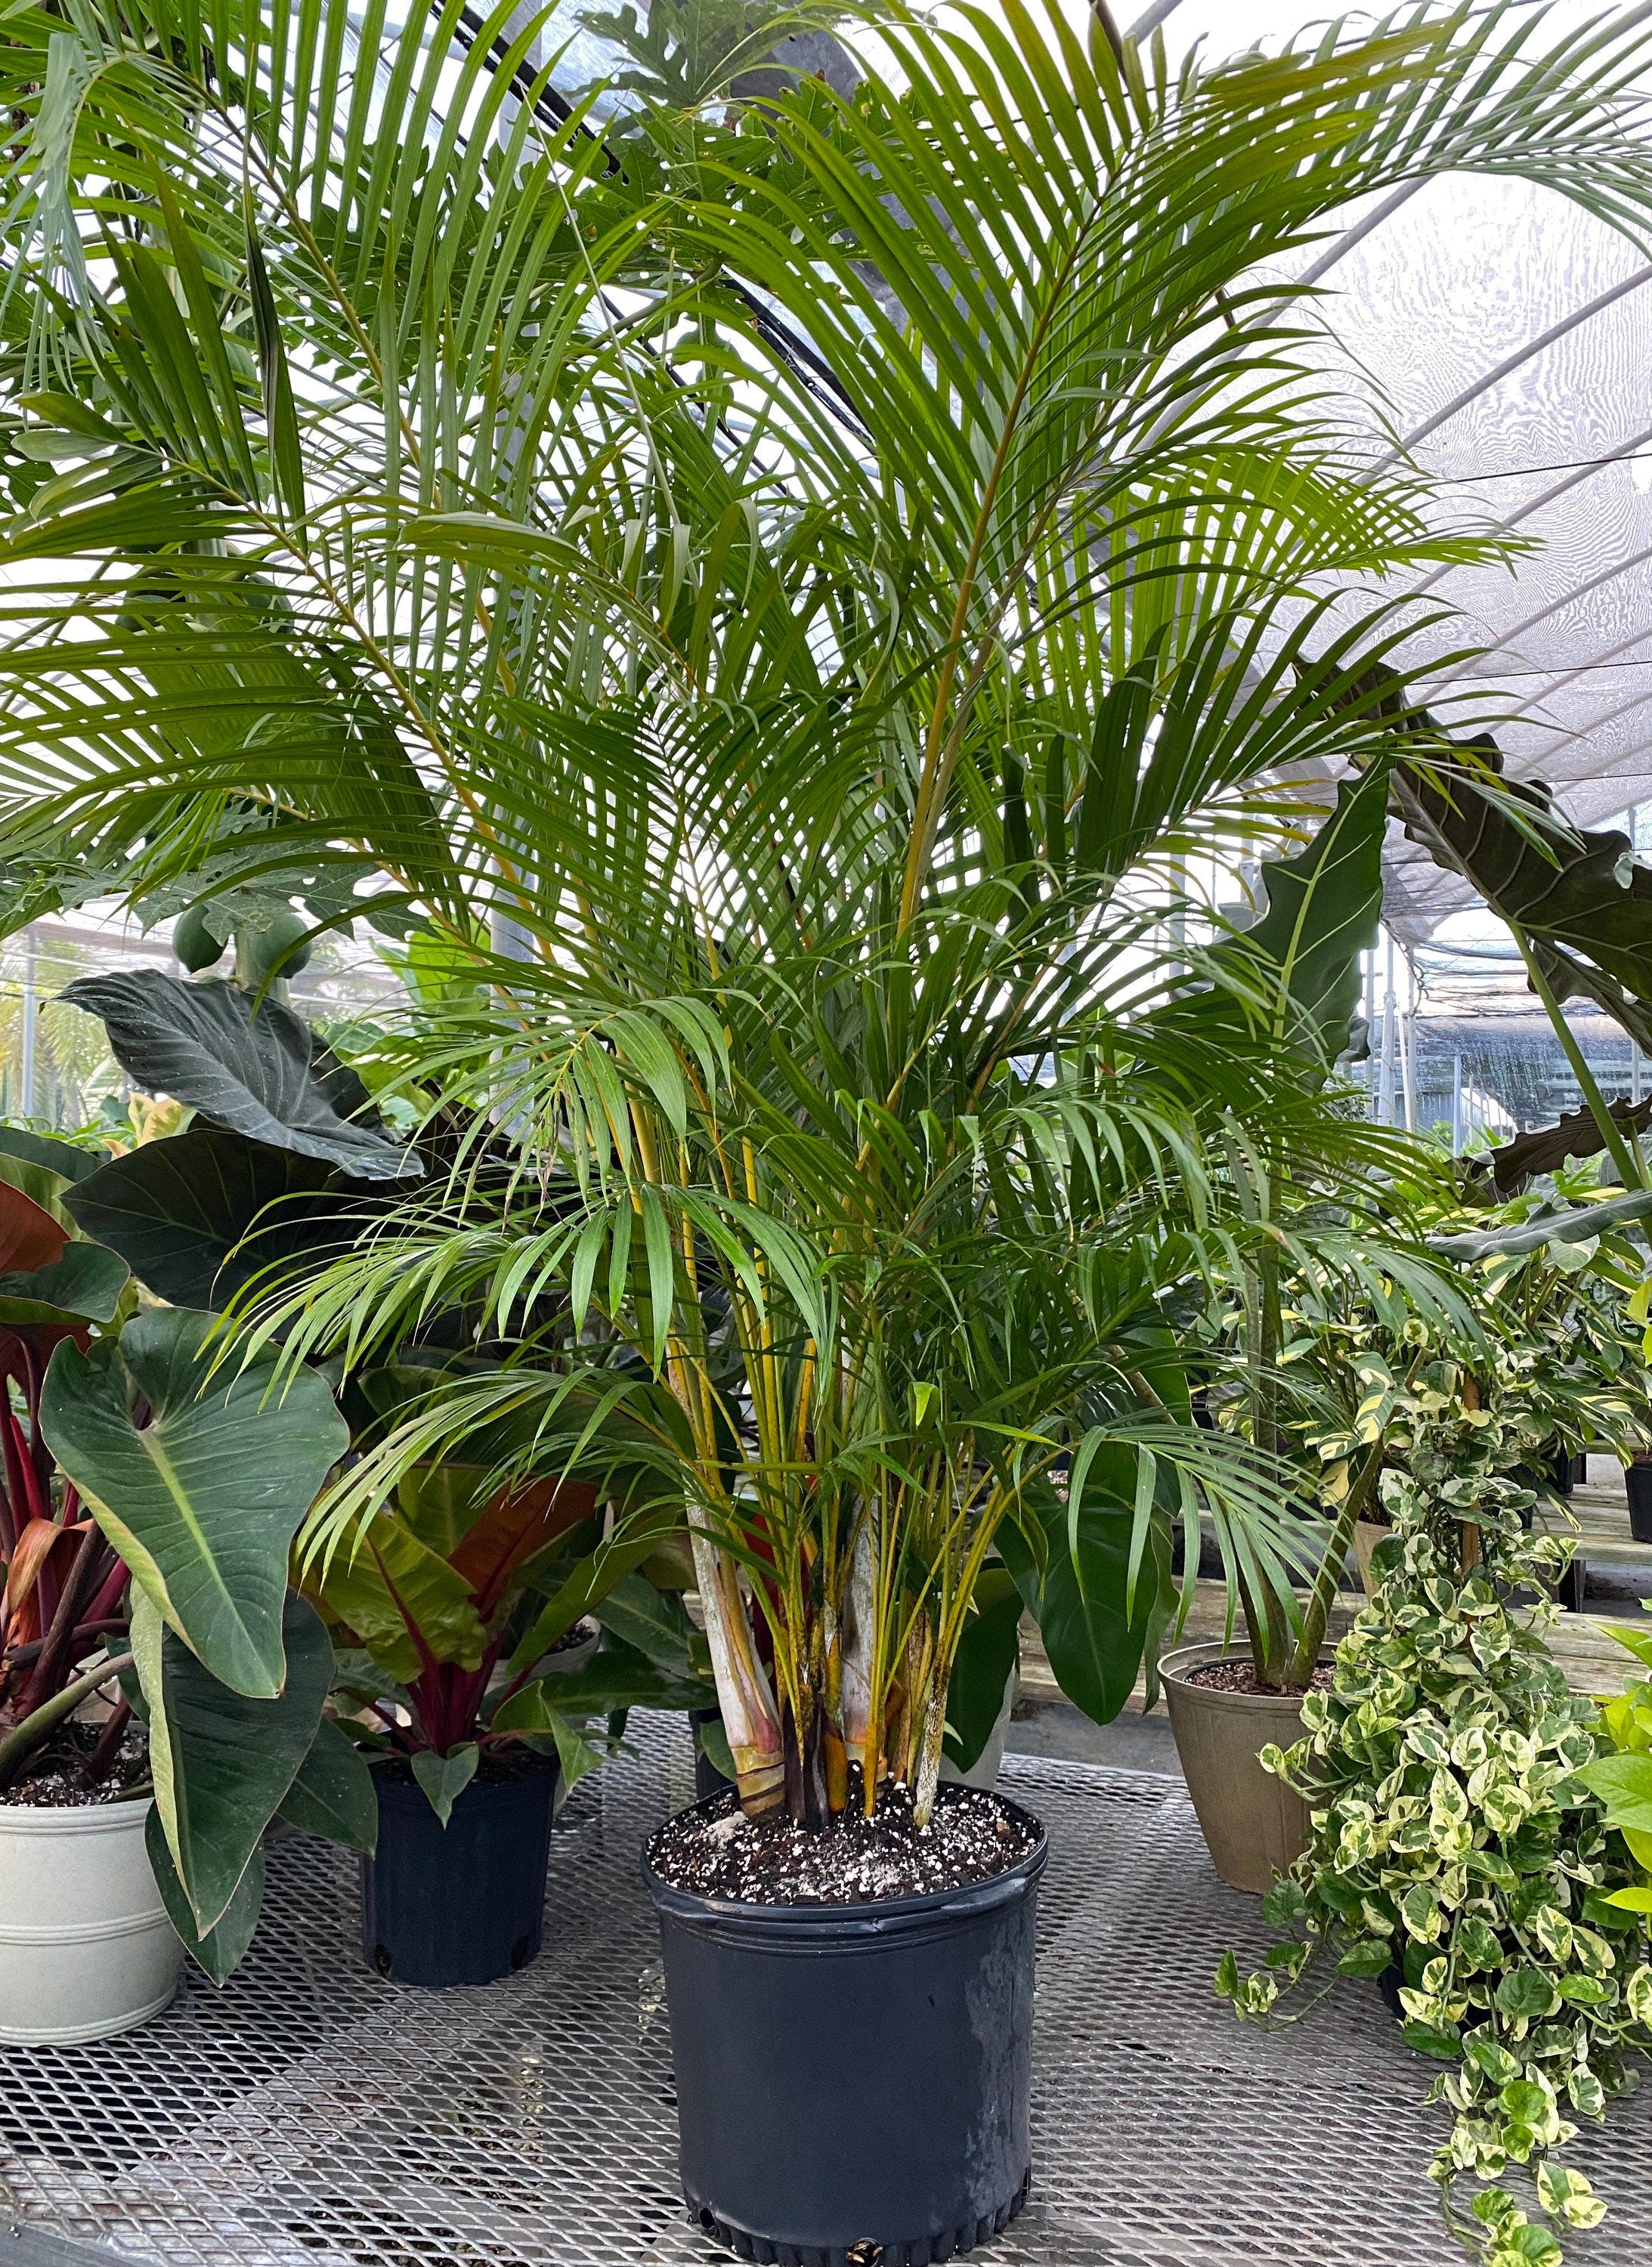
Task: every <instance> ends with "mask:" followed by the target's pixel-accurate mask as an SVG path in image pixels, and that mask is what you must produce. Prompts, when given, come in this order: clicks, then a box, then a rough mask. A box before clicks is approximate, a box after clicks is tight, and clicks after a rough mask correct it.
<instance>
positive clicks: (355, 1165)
mask: <svg viewBox="0 0 1652 2267" xmlns="http://www.w3.org/2000/svg"><path fill="white" fill-rule="evenodd" d="M60 996H61V997H62V998H63V999H65V1000H68V1001H71V1002H72V1003H73V1005H74V1006H76V1007H77V1008H84V1009H86V1010H87V1011H88V1012H89V1013H90V1014H92V1015H94V1016H101V1017H102V1018H103V1023H104V1029H105V1030H106V1031H107V1033H108V1035H109V1045H110V1046H111V1048H112V1049H113V1050H114V1057H115V1060H117V1062H119V1064H120V1065H121V1068H122V1069H123V1070H124V1071H125V1072H126V1073H127V1074H128V1076H129V1077H131V1078H133V1079H136V1082H137V1083H138V1084H139V1085H140V1086H141V1087H143V1089H144V1090H145V1092H147V1093H150V1094H169V1095H171V1096H172V1097H173V1099H174V1100H175V1101H178V1102H182V1103H186V1104H187V1105H188V1106H189V1108H190V1109H192V1110H196V1111H200V1113H201V1115H202V1117H203V1118H209V1119H212V1120H213V1121H214V1123H215V1124H217V1125H220V1126H232V1127H233V1128H234V1129H235V1131H236V1132H237V1133H247V1134H250V1135H251V1136H252V1137H253V1140H254V1141H268V1142H269V1143H270V1144H271V1145H272V1146H273V1147H274V1148H278V1149H295V1150H297V1153H298V1154H299V1156H305V1157H319V1158H321V1159H322V1160H323V1161H324V1162H325V1163H327V1164H330V1165H337V1166H341V1167H342V1168H343V1169H344V1170H346V1171H348V1172H350V1173H353V1174H355V1175H356V1177H357V1178H360V1179H363V1180H370V1181H382V1180H394V1179H396V1178H399V1177H400V1176H401V1175H403V1174H417V1173H418V1172H419V1171H420V1170H422V1168H421V1166H420V1164H419V1161H418V1158H417V1157H416V1156H415V1155H414V1153H413V1152H412V1151H411V1150H408V1149H405V1148H401V1147H400V1146H399V1145H398V1144H397V1143H395V1142H393V1141H387V1140H386V1139H385V1136H384V1135H383V1134H382V1133H375V1132H374V1131H373V1130H372V1128H371V1126H366V1125H362V1124H357V1123H353V1122H350V1121H352V1120H354V1119H356V1117H357V1115H358V1113H361V1112H364V1111H368V1110H369V1109H370V1108H371V1104H370V1100H369V1097H368V1093H367V1089H366V1088H365V1087H364V1086H363V1084H362V1082H361V1081H360V1080H359V1079H358V1078H357V1077H356V1074H355V1072H354V1071H352V1070H350V1069H349V1068H348V1067H346V1066H345V1065H344V1064H342V1063H341V1062H339V1061H338V1060H336V1058H335V1057H334V1056H333V1055H332V1054H331V1053H328V1051H327V1048H326V1047H325V1046H323V1045H322V1044H321V1042H320V1041H319V1039H318V1038H316V1036H315V1034H314V1033H313V1032H312V1031H311V1030H310V1028H309V1026H308V1024H307V1023H305V1022H304V1021H303V1019H302V1018H301V1017H299V1016H295V1015H294V1014H293V1013H292V1011H291V1009H289V1008H285V1007H283V1006H282V1004H281V1003H280V1002H279V1001H275V1000H268V999H267V1000H265V1001H262V1002H261V1004H260V1005H259V1006H258V1008H257V1009H256V1012H254V1007H253V1001H252V1000H251V999H250V998H249V997H248V995H247V994H246V993H245V992H244V991H242V990H241V988H240V987H239V985H235V984H226V983H224V982H221V981H218V980H216V979H215V980H213V981H211V982H209V983H205V984H184V983H180V981H179V979H178V978H176V977H175V976H163V975H162V974H161V973H160V972H159V971H158V970H157V969H152V968H127V969H121V970H119V971H117V972H115V973H114V974H113V975H110V976H82V977H78V978H77V979H76V980H75V982H74V983H72V984H70V985H69V986H68V987H66V988H65V989H64V991H63V992H62V994H61V995H60Z"/></svg>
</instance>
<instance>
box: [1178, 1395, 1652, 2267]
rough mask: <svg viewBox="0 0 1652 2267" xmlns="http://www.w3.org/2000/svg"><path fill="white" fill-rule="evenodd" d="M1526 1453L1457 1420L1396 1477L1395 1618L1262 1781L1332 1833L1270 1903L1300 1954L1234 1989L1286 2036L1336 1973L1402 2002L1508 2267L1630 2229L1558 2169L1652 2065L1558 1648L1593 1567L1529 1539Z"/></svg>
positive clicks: (1458, 2226) (1358, 1640)
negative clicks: (1326, 1971)
mask: <svg viewBox="0 0 1652 2267" xmlns="http://www.w3.org/2000/svg"><path fill="white" fill-rule="evenodd" d="M1522 1433H1523V1428H1522V1427H1521V1426H1520V1425H1519V1423H1518V1422H1517V1421H1516V1420H1514V1419H1513V1418H1510V1420H1509V1421H1507V1422H1505V1421H1504V1420H1502V1419H1501V1418H1500V1417H1499V1416H1498V1414H1497V1413H1496V1412H1494V1411H1492V1410H1487V1409H1484V1408H1479V1409H1476V1408H1465V1406H1464V1405H1463V1404H1462V1402H1461V1401H1460V1400H1459V1399H1457V1398H1455V1397H1453V1405H1451V1406H1450V1408H1449V1409H1447V1410H1445V1411H1443V1412H1441V1413H1440V1414H1439V1416H1438V1417H1437V1418H1436V1419H1435V1422H1434V1423H1432V1424H1430V1425H1424V1426H1420V1427H1417V1428H1416V1430H1415V1432H1414V1433H1413V1437H1412V1439H1411V1440H1410V1442H1408V1444H1407V1447H1408V1453H1407V1455H1406V1469H1402V1470H1391V1471H1387V1472H1384V1475H1383V1479H1382V1493H1383V1500H1384V1507H1385V1508H1386V1510H1387V1513H1388V1515H1389V1518H1390V1520H1391V1532H1390V1533H1389V1534H1388V1535H1387V1536H1386V1537H1384V1540H1383V1541H1382V1542H1381V1543H1380V1544H1378V1545H1377V1551H1376V1553H1375V1555H1374V1559H1373V1572H1374V1574H1375V1575H1376V1576H1377V1588H1376V1594H1375V1596H1373V1597H1372V1599H1371V1600H1370V1602H1369V1604H1368V1606H1367V1607H1366V1608H1365V1610H1363V1611H1362V1613H1361V1614H1360V1615H1359V1617H1358V1618H1357V1619H1356V1621H1355V1624H1354V1625H1353V1628H1352V1629H1351V1630H1350V1632H1348V1634H1347V1637H1346V1638H1344V1640H1342V1642H1341V1644H1340V1647H1339V1648H1338V1651H1337V1656H1336V1666H1335V1670H1334V1679H1333V1685H1332V1688H1331V1690H1330V1691H1325V1692H1317V1693H1311V1694H1309V1695H1308V1696H1307V1698H1305V1700H1304V1702H1303V1731H1304V1737H1303V1739H1302V1741H1301V1742H1299V1743H1298V1744H1297V1745H1296V1746H1295V1747H1293V1748H1292V1749H1290V1750H1289V1752H1288V1753H1281V1750H1279V1749H1277V1748H1273V1749H1269V1750H1265V1751H1264V1753H1263V1756H1262V1758H1261V1760H1262V1762H1263V1764H1264V1765H1265V1767H1266V1768H1267V1769H1268V1770H1270V1771H1272V1772H1276V1773H1277V1774H1278V1776H1279V1777H1281V1779H1285V1780H1286V1781H1287V1782H1288V1783H1289V1785H1291V1786H1294V1787H1296V1789H1297V1791H1298V1792H1299V1793H1300V1794H1303V1796H1304V1797H1305V1798H1306V1800H1307V1801H1308V1802H1309V1805H1310V1808H1311V1840H1310V1844H1309V1847H1308V1849H1307V1851H1306V1852H1304V1854H1303V1857H1302V1858H1301V1859H1300V1860H1298V1861H1297V1862H1296V1865H1295V1866H1294V1867H1292V1869H1291V1871H1290V1873H1289V1874H1288V1875H1286V1876H1284V1877H1282V1878H1281V1880H1280V1881H1279V1882H1277V1883H1276V1884H1275V1886H1274V1889H1272V1890H1271V1891H1270V1892H1269V1895H1268V1897H1267V1899H1266V1901H1265V1903H1264V1912H1265V1915H1266V1917H1267V1920H1268V1922H1269V1924H1270V1926H1274V1927H1276V1928H1279V1929H1281V1930H1282V1931H1285V1932H1288V1933H1287V1934H1286V1935H1285V1936H1284V1939H1283V1941H1281V1942H1279V1943H1277V1944H1275V1945H1274V1948H1272V1950H1271V1951H1270V1952H1269V1954H1268V1955H1267V1966H1266V1968H1265V1969H1264V1970H1261V1971H1259V1972H1258V1973H1256V1974H1253V1975H1250V1976H1246V1977H1241V1976H1240V1974H1239V1970H1238V1964H1237V1960H1236V1958H1235V1956H1234V1955H1233V1954H1232V1953H1231V1952H1230V1953H1229V1954H1227V1955H1225V1956H1224V1958H1223V1960H1222V1963H1221V1966H1220V1968H1219V1970H1218V1971H1217V1977H1216V1990H1217V1992H1219V1993H1221V1994H1222V1997H1224V1998H1226V1999H1230V2001H1231V2002H1232V2003H1233V2006H1234V2008H1235V2011H1236V2013H1237V2014H1239V2015H1240V2016H1241V2017H1242V2018H1246V2019H1251V2020H1255V2021H1265V2022H1274V2021H1284V2020H1289V2018H1288V2017H1286V2016H1285V2015H1284V2014H1282V2012H1281V2005H1280V2003H1281V1993H1282V1992H1285V1991H1289V1989H1291V1988H1292V1987H1293V1986H1296V1985H1300V1984H1301V1983H1302V1982H1303V1979H1304V1978H1305V1977H1307V1976H1308V1975H1309V1973H1310V1971H1311V1970H1315V1969H1316V1968H1319V1969H1321V1970H1323V1967H1324V1966H1325V1963H1332V1964H1333V1965H1334V1969H1335V1971H1336V1973H1338V1974H1340V1975H1342V1976H1347V1977H1385V1978H1386V1980H1387V1982H1388V1984H1389V1986H1390V1988H1391V1991H1392V1992H1393V1994H1394V1996H1395V1998H1396V1999H1397V2001H1398V2005H1399V2008H1400V2010H1401V2011H1402V2014H1403V2021H1404V2036H1405V2038H1406V2043H1408V2044H1409V2045H1411V2046H1412V2047H1413V2048H1415V2049H1416V2050H1417V2051H1419V2052H1421V2053H1423V2054H1426V2055H1429V2056H1433V2057H1435V2058H1437V2059H1438V2060H1440V2061H1441V2062H1443V2063H1446V2064H1449V2065H1450V2068H1448V2069H1445V2070H1443V2071H1442V2073H1441V2074H1440V2075H1439V2077H1438V2078H1436V2079H1435V2081H1434V2083H1433V2085H1432V2086H1431V2087H1430V2088H1429V2089H1428V2095H1427V2099H1428V2101H1429V2102H1444V2103H1445V2104H1447V2105H1448V2106H1449V2107H1450V2109H1452V2110H1453V2111H1454V2112H1455V2113H1456V2114H1455V2118H1454V2122H1453V2124H1452V2128H1451V2131H1450V2137H1449V2139H1447V2141H1446V2142H1445V2145H1444V2146H1443V2148H1442V2149H1441V2150H1440V2151H1439V2153H1438V2154H1437V2155H1436V2156H1435V2160H1434V2162H1433V2164H1432V2165H1431V2167H1430V2168H1429V2170H1430V2175H1431V2177H1432V2178H1433V2179H1434V2180H1435V2182H1436V2183H1438V2185H1439V2189H1440V2192H1441V2199H1442V2204H1443V2209H1444V2212H1445V2216H1446V2219H1447V2221H1448V2224H1449V2225H1450V2227H1451V2229H1452V2231H1453V2233H1454V2234H1456V2235H1457V2237H1458V2239H1459V2240H1460V2241H1462V2242H1463V2243H1464V2245H1465V2249H1467V2250H1468V2251H1470V2252H1471V2253H1472V2254H1473V2255H1474V2256H1478V2257H1479V2258H1480V2259H1481V2260H1482V2261H1483V2262H1484V2263H1486V2267H1530V2263H1532V2262H1538V2263H1542V2267H1554V2263H1558V2262H1559V2261H1560V2257H1561V2245H1560V2236H1559V2234H1558V2233H1557V2232H1556V2231H1558V2230H1565V2229H1570V2228H1587V2227H1594V2226H1595V2225H1596V2224H1597V2222H1598V2221H1599V2220H1600V2219H1602V2218H1603V2217H1604V2212H1605V2206H1604V2204H1603V2203H1602V2202H1601V2200H1600V2199H1599V2197H1597V2196H1596V2195H1595V2194H1594V2192H1593V2190H1591V2189H1590V2184H1589V2183H1588V2182H1587V2180H1585V2179H1584V2177H1583V2176H1582V2175H1581V2174H1580V2173H1577V2172H1575V2171H1574V2170H1572V2169H1570V2168H1567V2167H1564V2166H1561V2165H1560V2164H1559V2163H1557V2162H1556V2161H1555V2153H1556V2152H1557V2151H1559V2150H1560V2149H1561V2148H1563V2147H1564V2146H1565V2145H1566V2143H1567V2142H1568V2141H1569V2140H1570V2139H1572V2138H1573V2136H1574V2135H1575V2132H1576V2131H1577V2130H1578V2125H1577V2121H1578V2120H1580V2119H1587V2120H1592V2121H1598V2120H1599V2119H1600V2118H1601V2117H1603V2116H1604V2112H1605V2109H1606V2106H1607V2104H1608V2102H1610V2101H1611V2100H1612V2097H1613V2096H1614V2095H1618V2094H1620V2093H1623V2092H1624V2091H1626V2089H1627V2088H1628V2087H1632V2086H1633V2085H1634V2083H1635V2077H1636V2072H1635V2065H1636V2063H1637V2062H1638V2060H1639V2058H1641V2056H1643V2055H1645V2054H1647V2053H1648V2052H1649V2051H1652V1965H1648V1941H1647V1925H1648V1916H1647V1915H1645V1914H1644V1913H1638V1912H1634V1911H1627V1910H1625V1909H1624V1907H1623V1906H1621V1905H1615V1904H1610V1903H1609V1902H1608V1899H1609V1897H1611V1896H1612V1892H1613V1891H1615V1890H1616V1889H1619V1888H1620V1887H1622V1886H1623V1884H1625V1883H1626V1882H1628V1881H1630V1879H1631V1878H1632V1875H1633V1872H1634V1868H1633V1867H1632V1864H1631V1862H1630V1860H1629V1858H1628V1853H1627V1852H1626V1849H1625V1847H1624V1845H1623V1842H1622V1840H1621V1838H1620V1836H1619V1834H1618V1833H1617V1832H1615V1831H1613V1830H1612V1829H1611V1828H1609V1826H1608V1824H1607V1822H1606V1818H1605V1813H1604V1805H1603V1804H1602V1802H1601V1801H1600V1800H1599V1799H1598V1798H1597V1796H1596V1795H1594V1794H1591V1792H1590V1789H1589V1787H1588V1786H1586V1785H1585V1784H1584V1782H1583V1780H1582V1779H1581V1778H1580V1777H1579V1775H1578V1774H1579V1772H1581V1771H1582V1770H1583V1769H1585V1767H1587V1766H1588V1765H1589V1764H1591V1763H1592V1762H1593V1761H1594V1759H1595V1758H1596V1757H1597V1753H1599V1752H1602V1751H1603V1750H1604V1748H1605V1746H1606V1744H1607V1743H1606V1742H1604V1739H1600V1738H1597V1721H1598V1719H1597V1712H1596V1710H1595V1708H1594V1706H1593V1704H1592V1703H1591V1702H1590V1701H1588V1700H1586V1699H1582V1698H1577V1697H1575V1695H1573V1694H1572V1693H1571V1692H1569V1691H1568V1689H1567V1685H1566V1680H1565V1678H1564V1676H1563V1675H1562V1674H1561V1672H1560V1669H1559V1667H1558V1666H1557V1665H1556V1663H1555V1662H1554V1661H1553V1658H1552V1656H1551V1655H1550V1654H1549V1651H1548V1649H1547V1647H1546V1643H1545V1632H1546V1630H1547V1629H1548V1628H1549V1626H1550V1625H1552V1623H1553V1620H1554V1618H1555V1614H1556V1609H1555V1608H1554V1607H1553V1606H1552V1605H1550V1604H1548V1603H1546V1602H1545V1601H1544V1599H1543V1595H1542V1594H1543V1591H1544V1590H1545V1589H1546V1588H1547V1587H1548V1586H1549V1585H1552V1584H1553V1582H1554V1581H1555V1580H1556V1579H1557V1578H1558V1576H1559V1575H1560V1574H1561V1573H1562V1572H1563V1571H1564V1569H1565V1566H1566V1564H1567V1561H1568V1558H1569V1556H1570V1552H1571V1547H1572V1546H1571V1545H1570V1544H1569V1543H1567V1542H1564V1541H1561V1540H1560V1539H1559V1538H1557V1537H1553V1536H1549V1535H1545V1534H1541V1533H1533V1532H1531V1531H1530V1530H1529V1528H1528V1527H1527V1525H1526V1523H1525V1522H1526V1521H1527V1520H1528V1519H1529V1518H1530V1515H1531V1508H1532V1505H1533V1502H1534V1500H1535V1499H1534V1495H1533V1493H1532V1492H1531V1490H1529V1489H1527V1488H1524V1487H1523V1486H1520V1485H1519V1482H1518V1478H1517V1477H1516V1476H1513V1475H1514V1471H1515V1467H1516V1464H1517V1461H1518V1458H1519V1456H1520V1455H1521V1453H1522V1447H1523V1439H1522ZM1523 1591H1524V1593H1525V1595H1526V1596H1527V1597H1528V1598H1530V1597H1531V1596H1532V1594H1533V1593H1535V1594H1536V1602H1535V1603H1522V1602H1521V1596H1520V1594H1521V1593H1522V1592H1523ZM1465 2186H1472V2188H1473V2190H1474V2193H1473V2195H1472V2198H1471V2199H1470V2200H1469V2202H1468V2204H1467V2206H1466V2209H1465V2206H1464V2203H1463V2192H1464V2190H1465Z"/></svg>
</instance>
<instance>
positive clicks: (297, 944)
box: [235, 910, 310, 984]
mask: <svg viewBox="0 0 1652 2267" xmlns="http://www.w3.org/2000/svg"><path fill="white" fill-rule="evenodd" d="M309 932H310V924H309V922H308V921H305V918H304V916H303V914H302V913H293V912H291V911H290V910H288V911H282V912H276V913H268V914H266V915H265V916H263V917H262V918H261V920H259V921H246V922H244V923H243V924H242V926H241V927H240V928H238V929H237V930H236V932H235V972H236V975H237V976H238V977H239V979H240V980H241V982H242V983H243V984H264V983H267V982H268V980H269V979H270V978H271V977H272V976H274V977H287V976H296V975H297V973H298V972H299V970H300V969H301V968H304V967H306V966H307V965H308V964H309V959H310V935H309Z"/></svg>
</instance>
